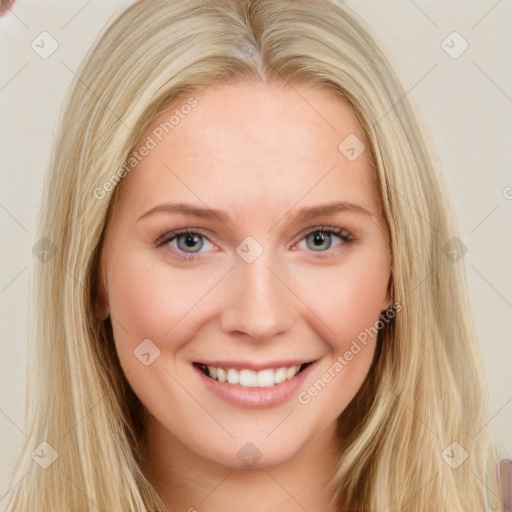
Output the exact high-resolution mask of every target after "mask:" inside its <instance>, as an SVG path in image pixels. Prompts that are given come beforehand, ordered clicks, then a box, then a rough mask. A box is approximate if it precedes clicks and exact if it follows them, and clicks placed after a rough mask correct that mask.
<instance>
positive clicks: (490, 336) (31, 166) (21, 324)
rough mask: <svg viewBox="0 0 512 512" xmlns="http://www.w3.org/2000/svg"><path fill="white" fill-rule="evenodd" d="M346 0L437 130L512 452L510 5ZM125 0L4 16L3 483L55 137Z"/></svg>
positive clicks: (18, 412) (58, 2) (12, 449)
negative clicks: (72, 91) (64, 107)
mask: <svg viewBox="0 0 512 512" xmlns="http://www.w3.org/2000/svg"><path fill="white" fill-rule="evenodd" d="M346 3H347V4H348V5H349V6H351V7H352V8H353V9H354V10H355V12H357V13H358V14H359V15H360V16H361V17H362V18H363V19H364V20H366V21H367V22H368V23H369V24H370V25H371V26H372V27H374V29H375V33H376V35H377V37H378V38H379V39H380V40H381V42H382V43H383V44H384V45H385V46H387V47H388V49H389V50H390V52H391V54H392V55H393V56H394V60H395V61H396V62H397V63H398V64H399V65H400V66H401V67H402V69H403V72H404V76H405V78H406V80H407V81H408V82H409V84H410V88H411V92H410V93H409V94H411V95H414V96H415V97H416V99H417V101H418V103H419V106H420V109H421V110H422V112H423V114H424V117H425V119H426V122H427V125H428V126H429V128H430V130H431V132H432V137H433V139H434V142H435V144H436V146H437V149H438V152H439V155H440V158H441V162H442V164H443V169H444V173H445V176H446V180H447V183H448V186H449V189H450V192H451V194H452V198H453V201H454V203H455V207H456V210H457V214H458V221H459V227H460V232H461V239H462V241H463V243H464V244H465V245H466V246H467V247H468V252H467V254H466V255H465V257H464V261H465V265H466V269H467V276H468V287H469V292H470V299H471V305H472V311H473V314H474V320H475V324H476V328H477V332H478V335H479V339H480V343H481V352H482V356H483V359H484V362H485V367H486V370H487V375H488V381H489V387H490V398H491V414H492V416H493V418H492V420H491V423H490V426H491V432H492V435H493V437H494V440H495V442H496V443H498V444H500V445H501V446H502V447H504V448H505V449H506V450H507V453H508V454H509V455H510V456H511V457H512V435H511V431H512V428H511V427H512V376H511V375H512V348H511V347H512V336H511V334H510V327H511V322H510V319H511V317H512V270H511V266H510V261H511V260H510V254H511V252H512V151H511V146H512V67H511V65H510V62H511V58H510V55H511V52H512V32H511V31H510V27H511V26H512V1H510V0H499V1H496V0H485V1H484V0H478V1H476V0H472V1H471V2H468V1H460V2H456V1H447V0H437V1H428V0H414V1H413V0H395V1H375V0H374V1H369V0H357V1H356V0H351V1H348V2H346ZM128 4H129V2H128V1H126V0H105V1H100V0H89V1H86V0H84V1H82V0H80V1H78V0H67V1H64V0H50V1H45V2H40V1H36V0H26V1H22V0H19V1H18V2H17V6H16V9H15V13H14V14H11V15H9V16H8V17H6V18H0V48H1V51H0V156H1V159H0V173H1V187H0V229H1V235H2V244H1V268H0V315H1V322H0V339H1V352H0V354H1V355H0V482H3V481H4V478H5V476H6V474H7V471H8V469H9V468H10V467H11V465H12V462H13V460H14V456H15V454H16V452H17V451H18V450H19V447H20V446H21V443H22V442H23V440H24V437H25V434H24V430H25V426H24V393H25V379H26V358H27V348H26V343H27V338H26V336H27V329H26V323H27V284H28V283H27V280H28V278H27V275H28V265H29V264H30V258H31V250H32V246H33V244H34V243H35V242H36V240H35V239H34V236H35V235H34V223H35V216H36V208H37V205H38V204H39V201H40V193H41V184H42V177H43V172H44V169H45V167H46V164H47V161H48V156H49V151H50V144H51V137H52V135H53V133H54V131H55V127H56V124H57V116H58V113H59V108H60V105H61V101H62V99H63V97H64V95H65V93H66V91H67V88H68V85H69V84H70V82H71V79H72V78H73V72H74V70H76V69H77V66H78V64H79V62H80V61H81V59H82V57H83V56H84V55H85V52H86V51H87V49H88V48H89V46H90V45H91V44H92V42H93V40H94V38H95V36H96V34H97V33H98V32H99V31H100V29H101V28H102V27H103V26H104V24H105V23H107V22H108V20H110V19H111V17H112V15H113V14H114V13H116V12H117V11H118V10H119V9H120V8H122V7H123V6H126V5H128ZM454 31H456V32H458V33H459V34H460V36H461V37H459V36H457V35H453V34H452V33H453V32H454ZM42 32H48V33H49V34H50V36H51V38H53V39H54V40H55V41H56V43H54V44H58V48H57V49H56V51H55V52H54V53H53V54H52V55H50V56H48V57H47V58H42V57H41V56H40V55H39V54H38V53H36V51H34V49H33V48H32V46H31V45H32V43H33V41H35V43H34V45H36V44H39V45H40V46H42V44H41V43H40V42H39V43H38V41H40V38H41V37H45V38H46V39H45V41H46V43H45V45H44V46H45V48H46V51H48V49H51V43H52V40H51V38H50V37H49V36H47V35H44V36H40V34H41V33H42ZM443 41H445V42H444V43H443ZM465 42H467V44H468V45H469V46H468V48H467V50H466V51H465V52H464V53H462V54H460V55H459V56H458V57H457V58H453V57H456V56H457V55H458V54H459V53H460V51H461V50H462V49H463V48H464V46H465V44H466V43H465ZM445 50H446V51H445ZM40 51H43V49H42V48H41V50H40ZM447 52H448V53H447ZM449 53H451V56H450V55H449ZM425 342H426V343H428V340H425ZM52 399H53V398H52V397H48V400H52ZM475 427H476V426H475ZM476 430H478V429H477V428H476Z"/></svg>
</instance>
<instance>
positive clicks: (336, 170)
mask: <svg viewBox="0 0 512 512" xmlns="http://www.w3.org/2000/svg"><path fill="white" fill-rule="evenodd" d="M193 96H194V98H196V99H197V102H198V103H197V106H196V107H195V108H194V109H193V110H192V111H191V113H190V114H188V115H187V116H185V117H184V118H183V119H180V123H179V124H178V125H177V126H175V127H174V129H173V130H172V131H169V133H168V134H166V135H165V137H164V138H163V140H162V141H161V142H159V143H158V145H157V146H156V147H155V148H154V149H152V150H151V151H150V152H149V154H148V155H147V156H145V157H144V158H143V159H142V160H141V161H140V163H139V164H138V165H137V166H136V167H135V168H134V169H133V170H132V171H131V172H130V173H129V174H128V175H127V176H126V177H125V178H124V180H125V181H124V183H123V188H122V190H121V194H120V196H119V202H118V204H117V206H116V208H115V209H114V211H113V215H112V217H111V219H110V221H109V224H108V226H107V231H106V236H105V240H104V246H103V251H102V258H101V285H100V291H99V305H100V307H101V308H102V310H103V312H109V313H110V316H111V320H112V324H113V329H114V338H115V345H116V349H117V352H118V354H119V358H120V361H121V364H122V367H123V370H124V372H125V374H126V376H127V379H128V381H129V382H130V385H131V386H132V388H133V390H134V391H135V393H136V394H137V396H138V397H139V398H140V400H141V402H142V403H143V404H144V406H145V407H146V408H147V410H148V411H149V413H150V415H151V416H150V422H149V426H148V439H149V444H148V456H147V461H146V462H147V471H148V474H149V475H150V479H151V481H152V482H153V484H154V485H155V488H156V489H157V491H158V492H159V493H160V495H161V497H162V499H163V500H164V503H165V504H166V506H168V508H169V510H189V509H190V508H192V509H193V508H195V509H197V510H200V511H201V512H207V511H214V510H220V509H221V507H223V508H226V506H230V507H231V508H232V509H243V510H245V511H249V512H250V511H253V510H254V511H256V510H261V509H262V506H263V505H264V506H265V508H266V509H268V510H281V511H285V512H287V511H299V510H303V509H304V508H305V509H307V510H312V511H313V510H322V511H330V510H334V509H335V508H334V506H333V505H332V504H330V503H329V498H330V497H331V494H330V492H331V491H330V490H329V489H328V488H327V487H326V486H327V484H328V482H329V479H330V478H331V477H332V475H333V473H334V471H335V466H336V462H337V460H338V454H337V453H336V443H337V439H336V435H335V431H336V420H337V418H338V416H339V415H340V414H341V412H342V411H343V410H344V409H345V408H346V406H347V405H348V403H349V402H350V401H351V399H352V398H353V397H354V395H355V394H356V392H357V391H358V389H359V388H360V386H361V385H362V383H363V381H364V379H365V377H366V375H367V373H368V370H369V367H370V364H371V361H372V357H373V353H374V349H375V338H369V339H368V342H367V345H366V346H364V347H363V349H362V350H361V351H360V352H359V353H358V354H357V355H355V356H354V357H353V359H352V360H351V361H349V362H348V364H346V366H344V368H343V370H342V371H340V372H338V373H336V376H335V377H334V378H333V379H332V381H331V382H330V383H329V384H328V385H326V386H325V387H324V389H322V390H321V392H319V393H318V394H317V396H315V397H314V398H312V399H311V401H310V402H309V403H308V404H301V403H299V401H298V400H297V396H295V395H294V396H293V397H292V398H291V399H290V400H288V401H287V402H286V403H284V404H282V405H279V406H276V407H272V408H269V409H264V410H261V409H253V410H251V409H247V408H243V407H238V406H234V405H231V404H229V403H227V402H225V401H224V400H223V399H221V398H219V397H218V396H216V395H215V394H213V393H212V392H210V391H209V390H208V389H206V387H205V386H204V383H203V382H202V380H201V378H199V377H198V374H197V371H196V370H195V369H194V368H193V367H192V364H191V363H192V362H193V361H205V360H206V361H208V360H210V361H211V360H215V359H224V360H231V361H233V360H244V361H247V360H248V361H265V362H268V361H276V360H284V359H289V358H291V357H299V358H303V359H304V361H309V360H318V362H317V365H316V368H315V371H314V372H312V373H311V374H310V375H309V377H308V379H307V380H306V382H305V383H304V385H303V386H302V387H301V390H302V391H304V390H307V389H308V388H309V387H310V386H312V384H313V383H314V382H315V381H316V380H317V379H318V378H320V377H321V375H322V374H323V373H325V372H326V371H328V369H329V368H330V367H331V368H332V365H333V363H334V362H335V361H336V360H337V357H338V356H340V355H341V356H343V354H345V353H346V351H347V350H349V347H350V345H351V343H352V341H353V340H354V339H356V337H357V336H358V334H360V333H361V332H362V331H364V329H365V328H368V327H370V326H373V325H374V324H375V323H376V322H377V321H378V319H379V314H380V313H381V312H382V311H384V310H386V309H387V308H389V307H390V305H391V300H390V297H388V295H387V285H388V280H389V276H390V252H389V247H388V234H387V231H386V228H385V223H384V219H383V216H382V213H381V209H380V205H379V200H378V196H377V195H376V193H375V189H374V188H373V187H372V179H371V173H370V163H371V161H370V158H371V156H370V151H369V150H368V149H367V150H366V151H364V152H363V153H362V154H361V155H360V156H359V157H358V158H357V159H356V160H354V161H349V159H347V158H346V157H345V156H344V154H342V153H341V152H340V151H339V150H338V145H339V144H340V142H341V141H343V140H344V139H345V137H347V136H348V135H349V134H355V135H356V136H357V137H358V138H359V139H360V140H361V141H363V142H364V143H365V145H366V148H368V147H369V145H368V142H367V139H366V137H365V134H364V131H363V129H362V128H361V126H360V125H359V123H358V122H357V119H356V117H355V116H354V114H353V112H352V110H351V108H350V107H349V106H348V105H347V104H346V103H345V102H343V101H342V100H341V99H340V98H339V97H338V96H336V95H334V93H333V92H332V91H329V90H328V89H322V88H313V87H311V86H304V85H301V86H294V87H291V86H289V85H282V84H277V83H273V84H271V83H269V84H262V83H259V82H258V83H256V82H236V83H214V84H211V85H210V86H209V87H208V88H206V89H205V90H204V91H197V92H195V93H194V94H193ZM174 108H175V106H173V110H174ZM170 114H172V112H165V113H164V114H163V115H162V116H160V117H159V118H158V119H155V121H154V122H153V123H152V125H151V126H150V127H149V129H148V131H147V132H146V133H145V134H144V135H143V137H141V139H140V141H139V144H137V145H136V147H140V146H142V145H143V144H144V141H145V140H146V139H147V136H148V135H150V134H151V133H152V130H154V128H155V127H158V125H160V123H161V122H163V121H167V120H168V119H169V117H170ZM335 201H346V202H350V203H354V204H357V205H359V206H361V207H362V208H364V209H366V210H367V211H368V213H367V214H363V213H358V212H356V211H341V212H337V213H334V214H329V215H321V216H317V217H315V218H312V219H308V220H305V221H302V222H300V223H298V222H297V220H296V219H295V215H296V213H297V211H298V210H299V209H300V208H302V207H307V206H317V205H322V204H326V203H330V202H335ZM175 202H187V203H191V204H194V205H198V206H199V207H208V208H215V209H219V210H224V211H226V213H228V214H229V216H230V218H229V219H226V220H225V222H222V221H221V220H219V219H217V218H213V219H204V218H198V217H194V216H191V215H188V214H181V213H176V212H174V213H170V212H159V213H153V214H149V215H147V216H144V217H143V218H140V217H141V216H143V215H144V214H145V213H146V212H148V211H149V210H150V209H152V208H153V207H155V206H157V205H160V204H162V203H175ZM322 226H334V227H341V228H344V229H346V230H348V231H349V233H350V235H351V236H352V237H353V240H354V241H353V242H352V243H348V242H346V241H344V240H343V239H341V238H339V236H338V235H336V234H329V233H328V232H327V233H325V232H323V233H324V236H325V237H327V239H326V241H325V242H324V244H323V245H322V244H321V243H320V248H317V247H316V246H315V244H314V240H313V238H314V233H315V231H317V230H319V229H320V228H321V227H322ZM183 227H189V228H198V229H199V228H201V229H202V230H203V232H202V233H199V240H198V241H197V242H196V244H195V246H192V247H191V248H189V249H188V250H187V246H186V245H185V243H184V241H183V239H184V238H186V236H187V235H183V236H182V237H181V244H180V245H178V240H177V239H175V240H174V241H172V242H169V243H167V244H164V245H163V246H160V247H156V246H155V241H156V240H157V239H158V238H159V237H160V236H162V235H164V234H166V233H169V232H170V231H172V230H174V229H179V228H183ZM203 234H204V236H203V237H202V236H201V235H203ZM248 236H251V237H253V238H254V239H255V240H256V241H257V242H258V244H259V245H260V246H261V247H262V249H263V252H262V254H261V255H260V256H259V257H258V258H257V259H256V260H255V261H253V262H252V263H247V262H246V261H245V260H244V259H242V258H241V257H240V256H239V255H238V253H237V252H236V249H237V247H238V246H239V244H240V243H241V242H242V241H244V240H245V238H246V237H248ZM178 254H181V255H183V254H196V255H197V258H196V259H195V260H192V261H187V260H180V259H179V258H178ZM321 254H324V255H326V257H324V258H322V257H321ZM144 339H150V340H151V341H152V342H153V343H154V344H155V345H156V346H157V347H158V348H159V350H160V355H159V356H158V357H157V358H156V359H155V360H154V361H153V363H152V364H150V365H148V366H145V365H144V364H142V363H141V362H140V360H139V359H138V358H137V357H135V356H134V350H135V349H136V348H137V346H138V345H139V344H140V343H141V341H142V340H144ZM247 442H251V443H253V444H254V445H255V446H256V447H257V448H258V450H259V451H260V452H261V454H262V456H261V458H260V459H259V460H258V462H257V464H256V465H254V466H252V467H250V468H249V467H247V466H246V465H244V463H243V461H242V460H240V459H239V457H238V456H237V452H238V451H239V450H240V449H241V447H243V446H244V445H245V444H246V443H247ZM278 507H279V508H278Z"/></svg>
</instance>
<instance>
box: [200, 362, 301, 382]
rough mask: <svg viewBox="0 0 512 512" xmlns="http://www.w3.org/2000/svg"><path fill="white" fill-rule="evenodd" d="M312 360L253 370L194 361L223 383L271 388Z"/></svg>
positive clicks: (210, 375)
mask: <svg viewBox="0 0 512 512" xmlns="http://www.w3.org/2000/svg"><path fill="white" fill-rule="evenodd" d="M310 364H311V362H309V363H304V364H301V365H295V366H282V367H279V368H265V369H263V370H259V371H256V370H252V369H250V368H243V369H238V370H237V369H235V368H223V367H216V366H209V365H206V364H204V363H194V365H195V366H197V368H199V369H200V370H201V371H202V372H203V374H204V375H206V376H207V377H210V378H211V379H214V380H216V381H218V382H221V383H227V384H233V385H239V386H242V387H245V388H257V387H259V388H269V387H273V386H276V385H278V384H281V383H283V382H285V381H287V380H291V379H293V378H294V377H295V376H296V375H297V374H298V373H300V372H301V371H302V370H304V369H305V368H307V367H308V366H309V365H310Z"/></svg>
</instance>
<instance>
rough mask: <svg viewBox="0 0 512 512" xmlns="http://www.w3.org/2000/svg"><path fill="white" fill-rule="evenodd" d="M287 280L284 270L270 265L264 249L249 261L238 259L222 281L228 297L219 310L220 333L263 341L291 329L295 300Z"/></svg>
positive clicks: (293, 319) (293, 320) (294, 319)
mask: <svg viewBox="0 0 512 512" xmlns="http://www.w3.org/2000/svg"><path fill="white" fill-rule="evenodd" d="M281 274H285V275H281ZM287 281H289V279H286V273H284V272H282V271H281V272H279V268H278V267H276V265H272V262H271V261H270V260H269V259H268V258H267V257H266V256H265V251H264V252H263V254H262V255H260V257H259V258H257V259H256V261H254V262H252V263H247V262H246V261H244V260H243V259H242V258H239V259H238V260H237V262H236V263H235V268H234V269H233V270H232V271H231V272H230V276H229V280H228V283H227V284H226V287H227V290H226V294H227V297H228V298H227V300H226V302H225V307H224V308H223V311H222V313H221V327H222V329H223V330H224V332H226V333H234V332H237V333H244V334H246V335H248V336H250V337H251V338H254V339H258V340H265V339H270V338H272V337H274V336H276V335H277V334H279V333H283V332H286V331H287V330H289V329H291V327H292V326H293V325H294V323H295V321H296V318H295V317H296V315H297V314H296V313H294V301H296V300H297V299H296V297H295V296H294V293H293V291H292V287H291V286H290V284H289V283H287Z"/></svg>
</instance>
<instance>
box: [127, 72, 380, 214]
mask: <svg viewBox="0 0 512 512" xmlns="http://www.w3.org/2000/svg"><path fill="white" fill-rule="evenodd" d="M187 105H188V106H187ZM190 105H193V107H190ZM184 106H186V107H184ZM345 141H348V143H347V142H345ZM144 145H148V146H151V149H150V150H149V151H148V152H147V154H146V155H145V156H144V157H143V158H141V159H140V160H139V161H138V162H137V164H136V165H135V166H134V168H133V170H132V171H131V172H130V173H129V174H128V175H127V176H126V177H125V178H124V180H125V183H123V189H124V190H123V194H122V195H124V196H125V202H127V201H126V200H127V199H129V201H128V202H129V203H130V206H131V208H132V209H133V210H140V209H142V208H146V207H151V206H154V205H155V204H157V203H158V202H163V201H173V200H178V199H179V200H180V201H183V200H190V201H191V202H194V203H195V204H198V202H201V203H204V204H203V206H204V205H208V206H210V207H212V208H219V209H226V210H229V209H231V210H233V209H234V210H236V211H239V210H241V209H242V210H243V209H249V210H251V211H254V208H255V207H257V206H259V207H260V208H261V207H262V206H263V205H269V204H274V205H281V209H282V208H284V207H286V206H292V205H293V204H295V203H297V202H298V201H300V202H301V206H305V205H307V204H309V203H311V204H317V203H318V202H319V201H321V202H328V201H330V200H347V201H348V200H356V199H357V200H358V201H359V202H360V203H362V204H363V205H364V206H366V207H368V208H370V207H371V206H372V205H375V200H376V194H375V190H374V187H373V180H372V178H371V176H372V171H371V165H370V164H371V162H370V151H369V150H368V143H367V139H366V136H365V133H364V131H363V129H362V127H361V126H360V124H359V123H358V121H357V118H356V116H355V114H354V112H353V110H352V109H351V107H350V106H349V105H348V103H346V102H345V101H344V100H342V99H341V97H340V96H339V95H337V94H336V93H335V92H334V91H331V90H329V89H327V88H319V87H313V86H307V85H289V84H280V83H270V84H263V83H260V82H232V83H213V84H210V85H209V86H208V87H206V89H205V90H202V91H195V92H193V93H191V94H190V95H189V96H187V97H186V98H184V99H182V100H181V101H180V102H178V103H176V104H175V105H173V106H172V107H171V108H170V109H168V110H166V111H165V112H164V113H162V114H161V115H159V116H158V117H157V118H156V119H155V120H154V121H153V122H152V123H151V125H150V126H149V128H148V130H147V131H146V133H145V134H144V135H143V136H142V137H141V139H140V140H139V142H138V143H137V144H136V145H135V151H137V150H138V149H139V148H141V147H143V146H144ZM349 146H354V147H355V149H356V151H357V152H359V151H361V148H364V147H366V150H364V151H362V152H361V154H360V155H359V156H358V157H357V158H356V159H353V154H354V152H352V153H347V151H346V150H347V149H351V148H350V147H349ZM121 202H122V199H121Z"/></svg>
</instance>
